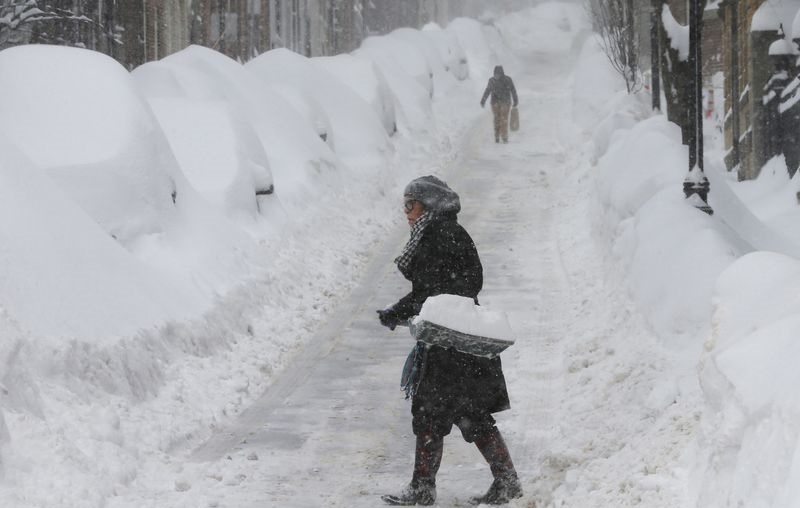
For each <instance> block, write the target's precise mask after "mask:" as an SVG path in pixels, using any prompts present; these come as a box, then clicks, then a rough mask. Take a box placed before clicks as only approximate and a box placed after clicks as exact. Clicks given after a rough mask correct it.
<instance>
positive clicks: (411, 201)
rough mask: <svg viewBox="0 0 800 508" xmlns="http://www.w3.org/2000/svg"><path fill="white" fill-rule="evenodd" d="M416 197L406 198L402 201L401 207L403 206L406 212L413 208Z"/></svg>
mask: <svg viewBox="0 0 800 508" xmlns="http://www.w3.org/2000/svg"><path fill="white" fill-rule="evenodd" d="M416 202H417V200H416V199H407V200H406V202H405V203H403V208H405V210H406V213H408V212H410V211H411V210H413V209H414V203H416Z"/></svg>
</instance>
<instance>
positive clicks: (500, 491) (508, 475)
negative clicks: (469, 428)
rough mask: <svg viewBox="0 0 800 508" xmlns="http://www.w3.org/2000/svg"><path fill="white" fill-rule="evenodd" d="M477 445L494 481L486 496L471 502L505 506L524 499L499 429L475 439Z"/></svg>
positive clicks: (494, 428) (495, 428) (493, 429)
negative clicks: (510, 502)
mask: <svg viewBox="0 0 800 508" xmlns="http://www.w3.org/2000/svg"><path fill="white" fill-rule="evenodd" d="M475 445H476V446H477V447H478V450H480V452H481V455H483V458H484V459H486V462H488V463H489V468H490V469H491V470H492V476H493V477H494V481H493V482H492V485H491V487H489V490H488V491H487V492H486V494H484V495H483V496H480V497H476V498H473V499H472V500H471V502H472V504H491V505H496V504H505V503H507V502H509V501H510V500H512V499H517V498H520V497H522V485H520V482H519V477H517V471H516V470H515V469H514V463H513V462H512V461H511V455H510V454H509V453H508V447H507V446H506V443H505V441H504V440H503V436H502V435H501V434H500V431H499V430H497V427H493V428H492V430H491V431H490V432H489V433H487V434H485V435H483V436H480V437H478V438H477V439H475Z"/></svg>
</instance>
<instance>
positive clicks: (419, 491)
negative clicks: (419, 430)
mask: <svg viewBox="0 0 800 508" xmlns="http://www.w3.org/2000/svg"><path fill="white" fill-rule="evenodd" d="M443 451H444V438H442V437H438V436H434V435H433V434H420V435H418V436H417V448H416V453H415V455H414V474H413V476H412V477H411V483H410V484H409V485H408V486H407V487H406V488H405V489H403V491H402V492H401V493H400V494H398V495H386V496H381V499H382V500H383V502H385V503H386V504H389V505H394V506H413V505H421V506H430V505H432V504H433V503H434V502H435V501H436V473H437V472H439V465H440V464H441V463H442V453H443Z"/></svg>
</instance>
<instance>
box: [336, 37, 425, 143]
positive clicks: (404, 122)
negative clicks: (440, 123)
mask: <svg viewBox="0 0 800 508" xmlns="http://www.w3.org/2000/svg"><path fill="white" fill-rule="evenodd" d="M404 46H405V47H406V48H408V45H404ZM350 54H351V55H353V56H355V57H356V58H359V59H363V60H366V61H369V62H372V63H373V64H375V65H376V66H377V68H378V69H379V70H380V72H381V73H382V74H383V75H384V76H385V77H386V81H387V83H388V85H389V89H390V90H391V92H392V95H393V96H394V98H395V117H396V118H397V126H398V129H400V130H414V131H419V130H425V129H428V128H429V127H430V125H431V107H432V106H431V99H432V98H431V94H430V92H429V90H428V89H427V88H425V87H424V86H423V84H421V83H420V81H419V80H417V79H415V78H414V77H413V76H412V75H410V74H408V73H407V72H405V70H403V69H402V68H401V67H399V66H398V65H397V60H396V59H395V57H394V56H393V54H392V53H387V52H384V51H381V50H380V49H378V48H376V47H375V46H374V45H373V46H371V47H370V48H364V47H361V48H358V49H356V50H354V51H353V52H352V53H350Z"/></svg>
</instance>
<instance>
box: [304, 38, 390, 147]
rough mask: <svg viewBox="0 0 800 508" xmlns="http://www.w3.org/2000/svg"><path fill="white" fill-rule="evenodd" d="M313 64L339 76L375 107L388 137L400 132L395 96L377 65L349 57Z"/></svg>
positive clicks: (346, 55)
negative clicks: (398, 130)
mask: <svg viewBox="0 0 800 508" xmlns="http://www.w3.org/2000/svg"><path fill="white" fill-rule="evenodd" d="M311 61H312V62H314V64H316V65H319V66H320V67H322V68H323V69H325V70H326V71H327V72H329V73H331V74H333V75H334V76H336V77H337V78H338V79H339V80H341V81H342V83H344V84H345V85H347V86H349V87H350V88H351V89H352V90H353V91H354V92H356V93H357V94H358V95H359V96H361V98H362V99H364V100H365V101H366V102H367V103H368V104H369V105H370V106H372V109H373V110H375V114H376V115H378V117H379V118H380V120H381V124H383V128H384V129H386V133H387V134H389V135H390V136H391V135H393V134H394V133H395V132H396V131H397V119H396V117H395V108H394V103H395V97H394V95H393V94H392V91H391V89H390V88H389V83H388V82H387V80H386V78H385V77H384V75H383V72H381V71H380V69H378V67H377V65H375V64H374V63H373V62H371V61H369V60H364V59H361V58H356V57H354V56H353V55H348V54H340V55H335V56H322V57H315V58H312V59H311Z"/></svg>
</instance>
